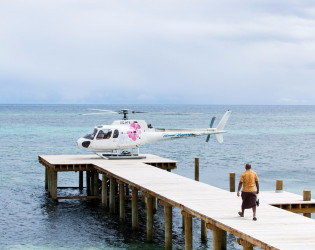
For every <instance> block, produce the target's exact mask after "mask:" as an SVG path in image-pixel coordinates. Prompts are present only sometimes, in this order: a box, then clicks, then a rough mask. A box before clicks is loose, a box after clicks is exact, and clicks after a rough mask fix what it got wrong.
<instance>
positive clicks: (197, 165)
mask: <svg viewBox="0 0 315 250" xmlns="http://www.w3.org/2000/svg"><path fill="white" fill-rule="evenodd" d="M195 181H199V158H195Z"/></svg>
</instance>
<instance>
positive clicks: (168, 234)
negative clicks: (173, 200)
mask: <svg viewBox="0 0 315 250" xmlns="http://www.w3.org/2000/svg"><path fill="white" fill-rule="evenodd" d="M160 204H161V205H162V206H164V220H165V222H164V224H165V249H166V250H171V249H172V228H173V214H172V206H171V205H170V204H169V203H167V202H164V201H162V200H160Z"/></svg>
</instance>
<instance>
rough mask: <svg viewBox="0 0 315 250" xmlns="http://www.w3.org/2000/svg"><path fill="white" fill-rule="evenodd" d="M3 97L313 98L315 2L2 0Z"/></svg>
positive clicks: (134, 100) (138, 100)
mask: <svg viewBox="0 0 315 250" xmlns="http://www.w3.org/2000/svg"><path fill="white" fill-rule="evenodd" d="M0 86H1V91H0V103H96V104H98V103H104V104H142V103H143V104H151V103H152V104H155V103H157V104H159V103H163V104H168V103H170V104H177V103H178V104H182V103H185V104H312V105H314V104H315V2H314V1H302V0H297V1H290V0H277V1H274V0H272V1H268V0H266V1H255V0H247V1H236V0H220V1H211V0H205V1H201V0H195V1H185V0H178V1H175V0H167V1H163V0H158V1H150V0H145V1H144V0H137V1H133V0H128V1H127V0H126V1H119V0H112V1H105V0H28V1H26V0H0Z"/></svg>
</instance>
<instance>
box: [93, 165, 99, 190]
mask: <svg viewBox="0 0 315 250" xmlns="http://www.w3.org/2000/svg"><path fill="white" fill-rule="evenodd" d="M98 178H99V176H98V172H97V171H94V183H93V193H94V195H99V190H98Z"/></svg>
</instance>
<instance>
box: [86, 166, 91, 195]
mask: <svg viewBox="0 0 315 250" xmlns="http://www.w3.org/2000/svg"><path fill="white" fill-rule="evenodd" d="M86 194H87V195H90V194H91V172H90V171H86Z"/></svg>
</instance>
